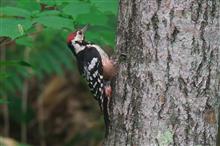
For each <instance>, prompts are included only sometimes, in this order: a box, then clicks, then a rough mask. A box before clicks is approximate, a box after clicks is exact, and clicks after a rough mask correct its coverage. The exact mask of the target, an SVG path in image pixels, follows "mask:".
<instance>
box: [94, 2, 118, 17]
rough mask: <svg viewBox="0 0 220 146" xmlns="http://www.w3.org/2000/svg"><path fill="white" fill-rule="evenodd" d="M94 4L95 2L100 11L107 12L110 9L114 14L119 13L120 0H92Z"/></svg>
mask: <svg viewBox="0 0 220 146" xmlns="http://www.w3.org/2000/svg"><path fill="white" fill-rule="evenodd" d="M90 1H91V3H92V4H94V5H95V6H96V7H97V8H98V9H99V10H100V11H102V12H106V11H110V12H112V13H114V14H116V13H117V9H118V0H111V1H110V0H108V1H104V0H103V1H102V0H90Z"/></svg>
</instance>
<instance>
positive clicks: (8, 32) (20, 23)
mask: <svg viewBox="0 0 220 146" xmlns="http://www.w3.org/2000/svg"><path fill="white" fill-rule="evenodd" d="M31 26H32V22H31V21H30V20H26V19H15V18H14V19H13V18H1V19H0V36H6V37H10V38H12V39H15V38H17V37H19V36H22V35H23V34H24V33H25V31H27V30H28V29H29V28H31Z"/></svg>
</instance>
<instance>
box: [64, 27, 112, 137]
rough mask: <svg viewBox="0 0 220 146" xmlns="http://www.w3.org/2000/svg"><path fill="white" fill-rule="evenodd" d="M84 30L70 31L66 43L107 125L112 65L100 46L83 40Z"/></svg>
mask: <svg viewBox="0 0 220 146" xmlns="http://www.w3.org/2000/svg"><path fill="white" fill-rule="evenodd" d="M85 30H86V27H84V28H83V29H81V30H78V31H76V32H73V33H71V34H70V35H69V36H68V38H67V44H68V46H69V48H70V49H71V51H72V52H73V54H74V55H75V56H76V60H77V64H78V68H79V71H80V74H81V75H82V76H83V77H84V78H85V79H86V81H87V83H88V86H89V88H90V91H91V92H92V94H93V96H94V97H95V99H96V100H97V101H98V103H99V106H100V108H101V110H102V111H103V113H104V119H105V124H106V126H108V123H109V116H108V115H109V114H108V105H109V104H108V103H109V97H110V96H111V86H110V84H109V82H110V80H111V77H113V76H114V65H113V63H112V61H111V60H110V58H109V56H108V55H107V54H106V53H105V51H104V50H102V49H101V47H99V46H98V45H95V44H90V43H87V42H86V41H85V40H84V38H85V37H84V32H85ZM107 129H108V128H107ZM107 133H108V131H106V134H107Z"/></svg>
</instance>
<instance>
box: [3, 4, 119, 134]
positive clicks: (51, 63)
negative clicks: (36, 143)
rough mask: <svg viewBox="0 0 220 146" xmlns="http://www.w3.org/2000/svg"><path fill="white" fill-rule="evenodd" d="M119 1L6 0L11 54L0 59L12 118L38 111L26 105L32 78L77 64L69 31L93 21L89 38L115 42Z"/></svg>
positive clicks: (24, 119) (23, 118)
mask: <svg viewBox="0 0 220 146" xmlns="http://www.w3.org/2000/svg"><path fill="white" fill-rule="evenodd" d="M117 5H118V0H109V1H100V0H73V1H69V0H64V1H61V0H53V1H49V0H37V1H27V0H17V1H6V0H3V1H2V5H1V7H0V51H2V50H4V51H5V52H6V53H5V54H6V55H5V57H6V60H1V61H0V85H1V86H0V105H1V104H8V107H9V110H10V117H11V119H13V120H14V121H15V122H17V123H23V122H25V123H28V122H29V121H30V120H31V118H33V116H34V112H33V110H32V108H31V106H30V105H28V110H27V113H22V111H21V103H22V99H21V98H19V96H21V95H22V90H23V87H24V82H25V81H26V80H29V79H32V78H36V79H38V80H42V79H44V78H45V76H51V75H55V74H56V75H60V76H62V75H64V73H65V72H66V71H68V70H69V71H73V70H75V68H76V65H75V63H74V59H73V56H72V53H71V52H70V50H69V49H67V47H66V36H67V35H68V33H70V32H71V31H74V30H76V29H77V28H81V27H82V26H84V25H85V24H89V26H90V27H89V30H88V31H87V33H86V38H87V39H88V40H89V41H92V42H94V43H98V44H100V45H101V46H102V47H105V46H108V48H109V47H111V48H114V42H115V32H116V14H117ZM5 38H10V39H7V40H6V41H2V40H4V39H5ZM8 40H9V41H8ZM1 53H2V52H1ZM1 53H0V54H1ZM2 97H8V98H7V99H5V98H2ZM19 115H21V116H19ZM99 137H100V136H99Z"/></svg>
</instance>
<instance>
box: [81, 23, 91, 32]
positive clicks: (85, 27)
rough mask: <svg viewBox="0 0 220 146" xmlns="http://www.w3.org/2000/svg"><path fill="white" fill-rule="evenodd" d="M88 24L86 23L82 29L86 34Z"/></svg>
mask: <svg viewBox="0 0 220 146" xmlns="http://www.w3.org/2000/svg"><path fill="white" fill-rule="evenodd" d="M88 26H89V25H88V24H87V25H86V26H84V27H83V28H82V29H81V31H82V33H83V34H84V33H85V32H86V30H87V29H88Z"/></svg>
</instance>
